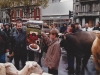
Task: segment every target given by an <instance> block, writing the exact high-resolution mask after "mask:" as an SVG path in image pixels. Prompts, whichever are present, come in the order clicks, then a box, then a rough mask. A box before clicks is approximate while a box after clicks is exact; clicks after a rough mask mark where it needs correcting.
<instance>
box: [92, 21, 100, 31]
mask: <svg viewBox="0 0 100 75" xmlns="http://www.w3.org/2000/svg"><path fill="white" fill-rule="evenodd" d="M93 30H99V31H100V23H99V22H97V23H96V25H95V27H94V28H93Z"/></svg>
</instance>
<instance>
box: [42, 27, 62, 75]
mask: <svg viewBox="0 0 100 75" xmlns="http://www.w3.org/2000/svg"><path fill="white" fill-rule="evenodd" d="M58 33H59V32H58V30H57V29H52V30H51V31H50V33H49V37H50V38H49V37H48V36H47V35H46V34H45V33H44V32H42V33H41V35H42V37H43V39H44V42H45V43H46V44H47V45H48V50H47V53H46V57H45V60H44V63H45V65H46V66H47V67H48V73H50V74H53V75H58V66H59V61H60V56H61V49H60V44H59V41H58Z"/></svg>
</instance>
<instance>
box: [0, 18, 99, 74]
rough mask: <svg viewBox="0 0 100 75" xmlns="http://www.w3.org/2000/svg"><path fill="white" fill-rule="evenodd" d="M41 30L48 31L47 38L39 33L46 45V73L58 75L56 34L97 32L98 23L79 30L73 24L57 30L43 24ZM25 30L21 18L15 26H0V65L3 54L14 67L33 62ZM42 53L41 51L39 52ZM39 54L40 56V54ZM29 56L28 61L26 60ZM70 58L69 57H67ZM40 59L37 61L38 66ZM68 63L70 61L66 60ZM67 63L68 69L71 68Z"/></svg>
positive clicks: (59, 50) (58, 53)
mask: <svg viewBox="0 0 100 75" xmlns="http://www.w3.org/2000/svg"><path fill="white" fill-rule="evenodd" d="M43 28H48V29H50V32H49V37H48V35H46V33H45V32H43V31H42V32H41V36H42V39H43V42H45V43H46V45H47V48H46V47H45V49H47V51H46V57H45V60H44V63H45V65H46V66H47V67H48V72H49V73H51V74H54V75H58V67H59V61H60V57H61V48H60V44H59V41H58V36H59V35H58V34H59V33H64V34H65V33H69V34H72V33H75V32H80V31H92V30H99V31H100V27H99V22H98V23H96V25H95V27H93V28H89V25H88V23H86V24H85V28H81V26H80V25H79V23H75V24H69V25H68V24H66V23H64V24H63V25H62V27H60V28H58V27H57V25H56V24H51V25H50V26H48V25H47V23H44V24H43ZM26 30H27V27H26V26H23V21H22V19H21V18H18V19H17V20H16V26H13V25H12V26H10V25H9V24H5V25H1V29H0V63H6V61H5V53H6V52H9V56H8V57H9V62H12V60H13V58H14V63H15V67H16V68H17V69H20V68H19V62H20V61H21V63H22V67H24V66H25V62H26V61H27V60H28V61H34V55H33V53H34V52H33V53H32V51H28V50H27V48H26V47H27V37H26ZM41 53H43V51H42V52H41ZM41 53H40V54H41ZM27 56H29V59H27ZM67 56H68V57H70V53H69V55H67ZM40 60H41V59H39V62H38V63H39V64H40V65H41V62H40ZM68 61H70V59H68ZM72 65H73V64H71V65H70V63H68V68H67V69H69V67H70V66H72Z"/></svg>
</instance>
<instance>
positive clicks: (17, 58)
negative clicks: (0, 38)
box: [14, 55, 27, 70]
mask: <svg viewBox="0 0 100 75" xmlns="http://www.w3.org/2000/svg"><path fill="white" fill-rule="evenodd" d="M20 61H21V64H22V68H23V67H24V66H25V63H26V61H27V55H14V62H15V67H16V68H17V69H18V70H20V68H19V66H20V64H19V62H20Z"/></svg>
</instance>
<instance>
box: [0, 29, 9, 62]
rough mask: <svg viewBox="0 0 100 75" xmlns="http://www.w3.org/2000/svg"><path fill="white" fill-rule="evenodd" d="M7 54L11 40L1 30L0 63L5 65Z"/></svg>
mask: <svg viewBox="0 0 100 75" xmlns="http://www.w3.org/2000/svg"><path fill="white" fill-rule="evenodd" d="M6 52H9V39H8V37H7V35H6V33H5V32H4V31H1V30H0V63H5V53H6Z"/></svg>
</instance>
